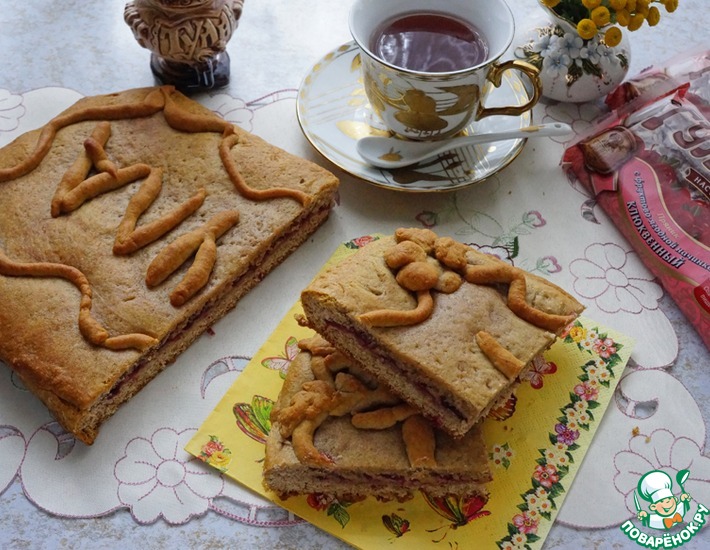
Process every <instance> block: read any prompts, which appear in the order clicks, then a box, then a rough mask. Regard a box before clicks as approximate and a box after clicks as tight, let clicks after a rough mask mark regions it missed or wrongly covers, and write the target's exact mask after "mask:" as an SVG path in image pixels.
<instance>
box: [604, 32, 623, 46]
mask: <svg viewBox="0 0 710 550" xmlns="http://www.w3.org/2000/svg"><path fill="white" fill-rule="evenodd" d="M620 42H621V29H619V27H609V28H608V29H607V30H606V32H605V33H604V43H605V44H606V45H607V46H609V47H610V48H613V47H614V46H618V45H619V43H620Z"/></svg>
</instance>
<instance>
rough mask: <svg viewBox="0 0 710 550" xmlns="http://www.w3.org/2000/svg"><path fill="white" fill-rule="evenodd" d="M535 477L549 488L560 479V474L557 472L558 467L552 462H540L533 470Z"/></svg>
mask: <svg viewBox="0 0 710 550" xmlns="http://www.w3.org/2000/svg"><path fill="white" fill-rule="evenodd" d="M533 479H535V480H536V481H537V482H538V483H539V484H540V485H542V486H543V487H545V488H547V489H549V488H550V487H552V486H553V485H554V484H555V483H557V482H558V481H559V480H560V474H559V473H557V468H555V466H553V465H552V464H545V465H542V464H538V465H537V466H536V468H535V471H534V472H533Z"/></svg>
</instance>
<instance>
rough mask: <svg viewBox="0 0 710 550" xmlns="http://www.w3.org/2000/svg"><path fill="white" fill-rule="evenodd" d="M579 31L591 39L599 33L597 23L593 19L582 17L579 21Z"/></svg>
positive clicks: (584, 37)
mask: <svg viewBox="0 0 710 550" xmlns="http://www.w3.org/2000/svg"><path fill="white" fill-rule="evenodd" d="M577 32H578V33H579V36H581V37H582V38H583V39H584V40H589V39H590V38H594V36H595V35H596V34H597V25H596V24H595V23H594V21H592V20H591V19H582V20H581V21H580V22H579V23H577Z"/></svg>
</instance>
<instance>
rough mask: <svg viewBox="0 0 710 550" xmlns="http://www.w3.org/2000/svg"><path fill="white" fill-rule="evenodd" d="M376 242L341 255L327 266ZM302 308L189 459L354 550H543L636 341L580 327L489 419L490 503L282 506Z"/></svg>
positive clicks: (309, 501) (313, 498)
mask: <svg viewBox="0 0 710 550" xmlns="http://www.w3.org/2000/svg"><path fill="white" fill-rule="evenodd" d="M369 240H371V239H369V238H365V239H362V238H361V239H356V240H354V241H351V242H349V243H346V244H345V245H343V246H341V247H340V248H339V249H338V250H337V251H336V253H335V254H334V255H333V257H332V258H331V259H330V261H329V264H330V263H332V262H337V261H339V260H340V259H342V258H343V257H344V256H345V255H347V254H349V253H351V252H352V251H353V249H357V248H358V247H359V246H361V245H362V244H363V243H366V242H367V241H369ZM299 312H301V308H300V304H299V303H297V304H295V305H294V306H293V307H292V308H291V310H290V311H289V312H288V313H287V314H286V316H285V317H284V319H283V320H282V322H281V323H280V324H279V326H278V327H277V328H276V330H275V331H274V332H273V333H272V335H271V336H270V337H269V339H268V340H267V342H266V343H265V344H264V345H263V347H262V348H261V350H260V351H259V352H258V353H257V354H256V355H255V356H254V357H253V358H252V360H251V361H250V363H249V364H248V365H247V366H246V367H245V369H244V371H243V373H242V374H241V376H240V377H239V378H238V379H237V380H236V382H235V383H234V385H233V386H232V387H231V388H230V389H229V390H228V391H227V393H226V394H225V395H224V397H223V398H222V400H221V401H220V402H219V403H218V405H217V407H216V408H215V409H214V411H213V412H212V413H211V414H210V415H209V416H208V418H207V419H206V420H205V422H204V423H203V425H202V426H201V428H200V429H199V430H198V432H197V433H196V434H195V436H194V437H193V438H192V439H191V440H190V441H189V443H188V444H187V446H186V447H185V449H186V450H187V451H188V452H189V453H191V454H192V455H194V456H195V457H197V458H199V459H200V460H203V461H204V462H206V463H207V464H209V465H211V466H213V467H214V468H215V469H216V470H217V471H219V472H221V473H222V474H223V475H226V476H227V477H229V478H232V479H233V480H235V481H237V482H239V483H240V484H242V485H244V486H246V487H248V488H250V489H252V490H253V491H255V492H257V493H259V494H260V495H262V496H264V497H265V498H267V499H269V500H271V501H273V502H275V503H277V504H279V505H281V506H283V507H284V508H286V509H288V510H290V511H292V512H293V513H295V514H296V515H298V516H300V517H302V518H304V519H306V520H307V521H309V522H311V523H313V524H314V525H316V526H318V527H320V528H321V529H323V530H325V531H328V532H329V533H331V534H333V535H334V536H336V537H338V538H341V539H343V540H344V541H346V542H348V543H350V544H352V545H354V546H356V547H363V548H366V547H372V546H373V544H375V543H379V544H383V543H385V542H387V543H389V544H391V545H392V547H397V546H400V547H403V546H404V545H411V544H415V545H416V547H417V548H437V547H444V548H446V547H449V546H450V547H452V548H456V547H459V548H473V547H476V548H490V547H494V546H497V547H499V548H504V549H512V548H540V547H542V544H543V542H544V540H545V537H546V535H547V533H548V532H549V529H550V527H551V525H552V523H553V522H554V520H555V517H556V515H557V512H558V510H559V508H560V507H561V505H562V502H563V500H564V498H565V495H566V493H567V491H568V489H569V487H570V486H571V484H572V482H573V480H574V477H575V474H576V473H577V470H578V468H579V467H580V464H581V463H582V460H583V458H584V455H585V453H586V451H587V449H588V448H589V446H590V445H591V444H592V439H593V437H594V433H595V431H596V429H597V427H598V425H599V422H600V421H601V418H602V416H603V414H604V411H605V410H606V408H607V406H608V405H609V402H610V400H611V398H612V395H613V393H614V389H615V387H616V384H617V382H618V380H619V378H620V376H621V374H622V371H623V369H624V367H625V366H626V363H627V361H628V359H629V356H630V354H631V350H632V347H633V343H632V342H631V340H630V339H629V338H628V337H626V336H624V335H622V334H619V333H617V332H615V331H613V330H611V329H609V328H606V327H603V326H600V325H599V324H598V323H595V322H594V321H592V320H590V319H587V318H584V317H582V318H580V319H578V320H577V321H575V322H574V323H573V324H572V325H571V326H570V327H568V329H567V330H566V332H565V333H564V334H563V335H562V337H561V338H559V339H558V340H557V342H556V343H555V344H554V345H553V346H552V347H551V348H550V349H549V350H548V351H547V352H546V353H545V354H544V356H543V357H540V358H539V359H538V360H536V361H535V362H534V365H533V367H532V369H531V370H530V371H529V372H528V373H527V375H526V376H525V379H524V380H523V383H522V384H521V385H520V387H519V388H518V391H517V393H516V395H515V396H514V397H512V398H510V399H509V400H508V401H507V402H506V403H505V404H503V405H501V406H499V407H497V408H495V409H493V410H492V411H491V412H490V414H489V415H488V417H487V418H486V420H485V421H484V422H485V423H484V436H485V439H486V444H487V447H488V450H489V454H488V456H489V460H490V465H491V468H492V470H493V478H494V479H493V481H492V482H491V483H490V484H489V485H488V489H489V492H490V496H489V497H488V499H481V498H472V499H456V498H430V497H428V496H427V495H424V494H418V495H416V496H415V498H413V499H412V500H410V501H407V502H404V503H400V502H390V503H380V502H377V501H375V500H374V499H367V500H365V501H363V502H356V503H350V502H340V501H338V500H335V499H333V498H329V497H327V496H325V495H318V494H313V495H308V496H303V497H294V498H290V499H288V500H285V501H281V500H279V499H278V497H276V496H275V495H274V494H271V493H270V492H268V491H267V490H266V489H265V488H264V487H263V485H262V480H261V477H262V464H263V459H264V442H265V440H266V436H267V435H268V433H269V430H270V428H271V424H270V420H269V414H270V411H271V407H272V405H273V403H274V401H275V400H276V398H277V396H278V393H279V390H280V388H281V385H282V383H283V378H284V376H285V372H286V369H287V367H288V365H289V363H290V361H292V360H293V358H294V357H295V355H296V353H297V352H298V348H297V342H298V340H299V339H301V338H305V337H308V336H311V335H312V332H311V331H310V329H307V328H304V327H301V326H299V325H298V324H297V323H296V321H295V318H294V317H295V315H296V314H297V313H299Z"/></svg>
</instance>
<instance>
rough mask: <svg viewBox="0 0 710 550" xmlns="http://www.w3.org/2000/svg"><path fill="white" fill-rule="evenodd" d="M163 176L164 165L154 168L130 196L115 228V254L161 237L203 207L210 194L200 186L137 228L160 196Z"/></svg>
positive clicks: (123, 252)
mask: <svg viewBox="0 0 710 550" xmlns="http://www.w3.org/2000/svg"><path fill="white" fill-rule="evenodd" d="M162 178H163V170H162V168H153V169H152V170H151V172H150V174H149V175H148V177H147V178H146V179H145V181H144V182H143V183H142V184H141V186H140V187H139V189H138V191H136V193H135V194H134V195H133V196H132V197H131V200H130V202H129V203H128V206H127V207H126V212H125V213H124V215H123V219H122V220H121V223H120V224H119V225H118V229H117V231H116V240H115V241H114V244H113V253H114V254H117V255H123V254H131V253H133V252H135V251H136V250H139V249H140V248H143V247H144V246H146V245H147V244H150V243H152V242H153V241H156V240H158V239H159V238H160V237H162V236H163V235H165V234H166V233H168V232H170V231H172V230H173V229H174V228H175V227H177V226H178V225H179V224H180V223H181V222H182V221H183V220H185V219H186V218H188V217H189V216H191V215H192V214H194V213H195V212H196V211H197V210H198V209H199V208H200V206H202V203H203V202H204V201H205V197H206V196H207V193H206V191H205V190H204V188H200V189H199V190H198V191H197V193H196V194H195V195H193V196H192V197H190V198H189V199H188V200H187V201H185V202H184V203H182V204H181V205H179V206H178V207H176V208H175V209H174V210H172V211H171V212H169V213H167V214H165V215H164V216H162V217H161V218H159V219H157V220H155V221H152V222H150V223H147V224H144V225H142V226H140V227H138V228H136V224H137V223H138V218H139V217H140V216H141V215H142V214H143V213H144V212H145V211H146V210H147V209H148V207H149V206H150V205H151V204H153V202H154V201H155V199H156V198H157V197H158V194H159V193H160V190H161V189H162V187H163V184H162Z"/></svg>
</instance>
